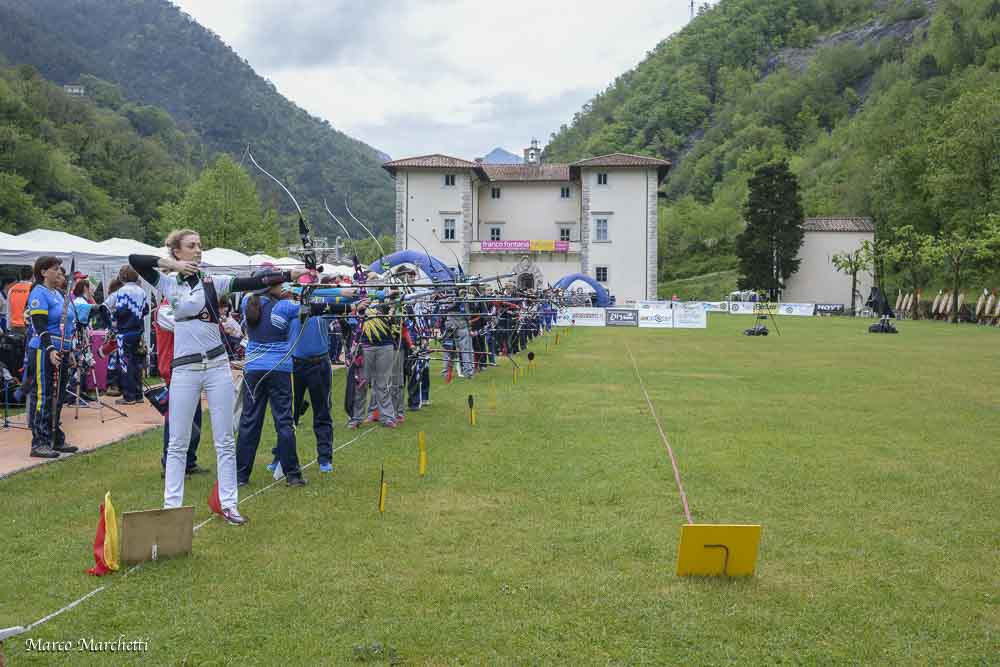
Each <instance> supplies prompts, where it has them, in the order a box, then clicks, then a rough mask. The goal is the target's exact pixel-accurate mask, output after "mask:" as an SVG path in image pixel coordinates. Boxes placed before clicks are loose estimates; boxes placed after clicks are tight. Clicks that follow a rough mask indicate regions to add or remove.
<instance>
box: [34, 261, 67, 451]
mask: <svg viewBox="0 0 1000 667" xmlns="http://www.w3.org/2000/svg"><path fill="white" fill-rule="evenodd" d="M74 275H76V255H70V264H69V273H68V274H67V275H66V294H65V295H64V296H63V311H62V316H61V317H60V318H59V356H60V357H64V358H62V359H61V362H60V364H68V363H69V355H64V354H63V352H64V351H65V350H66V316H67V315H69V309H70V308H72V307H73V301H72V294H73V276H74ZM75 319H76V318H74V320H75ZM42 333H45V332H44V331H42V332H40V333H39V337H41V334H42ZM39 347H41V345H39ZM45 354H47V352H46V353H45ZM70 354H72V351H71V352H70ZM55 371H56V382H55V385H56V390H55V391H54V392H53V393H52V441H51V442H50V443H49V446H50V447H51V448H52V449H55V447H56V426H57V423H58V417H59V395H60V394H61V393H62V390H63V387H62V377H63V373H62V368H61V366H57V367H56V369H55ZM38 391H39V392H41V391H42V388H41V387H39V388H38Z"/></svg>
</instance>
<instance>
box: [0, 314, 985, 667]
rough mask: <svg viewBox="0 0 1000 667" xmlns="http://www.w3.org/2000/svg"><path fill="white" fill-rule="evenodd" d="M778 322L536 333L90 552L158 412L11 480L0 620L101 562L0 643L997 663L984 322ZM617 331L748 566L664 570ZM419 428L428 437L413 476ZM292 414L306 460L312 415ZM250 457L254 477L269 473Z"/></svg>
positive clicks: (548, 659)
mask: <svg viewBox="0 0 1000 667" xmlns="http://www.w3.org/2000/svg"><path fill="white" fill-rule="evenodd" d="M779 324H780V326H781V329H782V334H783V335H782V336H781V337H778V336H775V335H773V334H772V335H771V336H769V337H767V338H746V337H743V336H741V335H740V333H739V332H740V331H741V330H742V329H743V328H745V327H747V326H749V325H750V319H749V318H741V317H737V316H729V315H714V316H712V319H711V320H710V322H709V328H708V329H707V330H700V331H699V330H694V331H654V330H636V329H631V330H628V329H626V330H613V329H591V330H586V329H578V330H576V331H575V332H574V333H573V334H572V335H571V336H569V337H568V338H564V339H563V340H562V343H561V344H560V345H559V346H558V347H556V346H554V345H553V344H552V337H548V338H547V339H541V340H539V341H536V342H535V343H534V344H533V346H532V349H534V350H535V351H536V353H537V354H538V368H537V370H536V372H535V373H534V374H532V375H530V376H526V377H524V378H522V379H521V380H519V381H518V383H517V385H516V386H513V385H512V381H511V372H510V369H509V366H508V362H506V361H504V362H503V366H502V367H501V368H496V369H492V370H491V371H490V372H489V373H487V374H485V375H482V376H479V377H477V378H476V379H474V380H472V381H462V380H456V381H455V382H454V383H453V384H452V385H450V386H447V387H445V386H444V385H441V384H435V386H434V388H433V390H432V396H431V397H432V399H433V402H434V403H433V405H432V406H430V407H429V408H427V409H426V410H425V411H422V412H420V413H416V414H414V415H412V416H411V418H410V419H408V421H407V423H406V425H405V427H404V428H400V429H397V430H394V431H389V430H385V429H375V430H372V431H371V432H366V433H365V435H364V437H362V438H361V439H360V440H358V441H356V442H354V443H352V444H350V445H349V446H347V447H346V448H344V449H343V450H341V451H339V452H337V454H335V457H334V458H335V465H336V471H335V473H334V474H333V475H329V476H320V474H319V473H318V472H317V471H316V468H315V466H313V467H311V468H309V469H308V470H307V477H309V478H310V481H311V484H310V485H309V486H308V487H306V488H304V489H288V488H286V487H285V486H284V485H283V484H282V485H278V486H276V487H274V488H271V489H268V490H266V491H264V492H263V493H260V494H259V495H257V496H255V497H252V498H249V499H248V500H247V501H246V502H245V503H244V504H243V505H241V508H242V510H243V511H244V513H245V514H246V515H247V516H248V517H250V519H251V524H250V525H249V526H248V527H247V528H245V529H236V528H231V527H228V526H225V525H222V524H221V523H220V522H218V521H216V520H212V521H211V522H209V523H208V524H207V525H205V527H204V528H202V529H201V530H199V531H198V532H197V533H196V535H195V541H194V554H193V555H192V556H191V557H190V558H186V559H177V560H172V561H161V562H159V563H156V564H151V565H147V566H145V567H143V568H141V569H139V570H137V571H135V572H133V573H132V574H130V575H128V576H127V577H125V576H122V575H120V574H119V575H114V576H112V577H105V578H102V579H95V578H92V577H89V576H87V575H85V574H84V570H85V569H86V568H87V567H89V566H91V565H92V558H91V556H90V545H91V543H92V541H93V536H94V528H95V523H96V519H97V506H98V504H99V502H100V501H101V498H102V497H103V494H104V492H105V491H106V490H109V489H110V490H111V491H112V493H113V495H114V500H115V503H116V507H117V509H118V511H119V512H121V511H128V510H134V509H142V508H149V507H157V506H158V505H159V503H160V502H161V497H162V496H161V493H162V483H161V480H160V477H159V461H158V457H159V453H158V452H159V442H160V441H159V439H158V438H159V434H158V433H156V434H152V435H150V436H148V437H143V438H138V439H135V440H131V441H126V442H124V443H121V444H118V445H114V446H111V447H107V448H104V449H102V450H99V451H98V452H96V453H93V454H90V455H87V456H80V457H74V458H72V459H70V460H68V461H66V462H63V463H58V464H54V465H47V466H43V467H42V468H41V469H36V470H32V471H29V472H27V473H23V474H18V475H15V476H14V477H12V478H10V479H7V480H3V481H0V507H2V508H3V510H2V514H0V544H2V547H0V556H2V559H3V564H4V566H3V568H2V570H0V628H3V627H7V626H11V625H26V624H27V623H30V622H33V621H35V620H37V619H39V618H41V617H43V616H45V615H46V614H48V613H50V612H52V611H55V610H56V609H59V608H60V607H62V606H63V605H65V604H67V603H69V602H71V601H73V600H75V599H77V598H79V597H80V596H82V595H84V594H86V593H87V592H89V591H91V590H93V589H94V588H96V587H97V586H100V585H102V584H103V585H107V589H106V590H104V591H102V592H100V593H98V594H96V595H95V596H93V597H91V598H89V599H87V600H86V601H84V602H83V603H82V604H80V605H79V606H78V607H76V608H74V609H72V610H70V611H68V612H66V613H64V614H62V615H60V616H58V617H56V618H54V619H53V620H51V621H49V622H48V623H46V624H44V625H41V626H39V627H38V628H36V629H34V630H32V631H30V632H29V633H28V634H27V635H22V636H21V637H19V638H16V639H13V640H11V641H10V642H8V645H7V649H6V650H7V655H8V659H9V660H10V663H11V664H12V665H36V664H37V665H48V664H73V665H76V664H133V663H134V664H139V663H141V662H142V663H145V664H154V665H224V664H233V665H285V666H291V665H340V664H356V663H361V664H364V663H366V662H367V663H373V664H387V663H393V664H414V665H452V664H467V665H478V664H517V665H535V664H537V665H633V664H647V665H701V664H738V665H763V664H775V663H786V664H845V663H848V664H872V665H886V664H904V665H911V664H942V663H947V664H962V665H987V664H996V663H997V656H998V654H1000V653H998V652H1000V512H998V508H1000V447H998V444H1000V392H998V391H997V387H998V386H1000V331H998V330H996V329H984V328H977V327H974V326H962V327H954V326H951V325H946V324H942V323H933V322H916V323H911V322H903V323H901V324H900V329H901V331H902V334H901V335H899V336H875V335H869V334H867V333H865V329H866V324H867V323H866V322H863V321H851V320H848V319H819V318H816V319H814V318H801V319H799V318H784V319H781V320H780V321H779ZM547 342H548V348H547V349H546V344H547ZM625 345H628V347H629V349H631V351H632V353H633V354H634V355H635V357H636V359H637V360H638V363H639V367H640V369H641V373H642V376H643V380H644V382H645V384H646V387H647V389H648V391H649V394H650V396H651V398H652V401H653V404H654V406H655V408H656V410H657V412H658V413H659V416H660V419H661V421H662V422H663V424H664V428H665V430H666V432H667V436H668V437H669V438H670V441H671V445H672V446H673V448H674V450H675V453H676V455H677V457H678V460H679V465H680V469H681V474H682V477H683V481H684V485H685V491H686V492H687V495H688V499H689V501H690V503H691V511H692V513H693V515H694V520H695V521H696V522H706V523H716V522H718V523H724V522H738V523H750V522H759V523H761V524H762V525H763V537H762V544H761V551H760V559H759V562H758V569H757V574H756V576H754V577H752V578H747V579H738V580H737V579H734V580H723V579H688V578H683V579H682V578H678V577H675V576H674V574H673V571H674V565H675V559H676V549H677V544H678V535H679V529H680V526H681V524H682V523H683V513H682V510H681V506H680V503H679V500H678V495H677V490H676V487H675V484H674V480H673V473H672V471H671V467H670V462H669V459H668V457H667V455H666V453H665V449H664V447H663V444H662V442H661V441H660V439H659V435H658V433H657V429H656V425H655V423H654V421H653V419H652V417H651V415H650V413H649V409H648V407H647V405H646V402H645V399H644V398H643V395H642V392H641V390H640V388H639V385H638V382H637V380H636V376H635V371H634V370H633V368H632V364H631V361H630V360H629V355H628V353H627V351H626V348H625ZM523 356H524V355H521V357H522V360H523ZM436 380H437V378H436V377H435V381H436ZM342 382H343V376H342V375H340V376H338V379H337V382H336V383H335V391H336V392H338V400H337V401H335V403H339V392H340V387H341V384H342ZM493 387H495V404H494V401H493V398H492V396H491V394H492V393H493V391H492V388H493ZM469 393H474V394H475V396H476V399H477V405H478V406H479V419H478V425H477V426H476V427H472V426H470V425H469V424H468V422H467V419H466V410H465V407H464V405H465V402H466V398H467V396H468V394H469ZM338 410H339V408H338ZM342 414H343V413H342V412H340V411H338V412H337V413H336V415H337V429H336V432H335V438H336V440H337V442H338V443H340V444H343V443H345V442H347V441H348V440H349V438H351V437H354V435H355V433H352V432H349V431H347V430H345V429H343V428H340V423H341V421H342V420H341V419H340V417H341V415H342ZM418 430H424V431H425V432H426V433H427V441H428V448H429V453H430V457H429V458H430V465H429V469H428V475H427V477H426V478H424V479H423V480H421V479H419V478H418V476H417V473H416V470H417V436H416V434H417V431H418ZM300 435H301V437H300V442H299V451H300V455H302V454H303V453H304V454H309V455H310V456H309V457H308V460H311V459H312V458H313V457H314V447H313V440H312V433H311V428H308V427H307V428H303V429H301V431H300ZM268 442H269V440H268V438H267V437H265V440H264V444H263V445H262V448H261V449H262V451H264V452H266V445H267V444H268ZM211 451H212V450H211V445H210V444H203V449H202V452H203V456H202V457H201V462H202V463H203V464H205V463H210V464H211V467H212V468H213V469H214V467H215V464H214V456H212V455H211ZM262 458H265V457H263V456H262V457H261V458H259V459H258V463H259V467H258V470H257V471H256V472H255V475H256V479H255V480H254V481H253V482H252V484H251V487H250V488H249V490H248V492H247V493H243V494H241V495H242V496H243V497H246V496H248V495H249V493H252V492H254V491H257V490H259V489H261V488H263V487H264V486H265V482H266V481H269V480H265V478H264V475H262V474H261V473H264V472H265V471H264V470H263V463H265V462H266V461H265V460H261V459H262ZM383 464H384V465H385V471H386V477H387V479H388V481H389V484H390V487H389V496H388V503H387V509H386V512H385V514H384V516H381V517H380V516H379V514H378V512H377V511H376V492H377V483H378V477H379V467H380V466H381V465H383ZM205 477H208V476H201V477H196V478H194V479H193V480H191V481H190V482H189V484H188V487H187V500H188V502H189V503H191V504H194V505H195V507H196V522H198V521H200V520H203V519H205V518H207V517H208V510H207V508H206V506H205V502H204V501H205V498H206V496H207V495H208V491H209V488H210V486H211V483H212V480H210V479H205ZM121 634H123V635H124V636H125V638H126V639H142V640H148V642H149V650H148V652H147V653H145V654H142V655H135V654H132V655H115V656H111V655H109V654H98V655H91V654H81V653H78V652H75V651H74V652H71V653H65V654H38V653H31V652H28V651H27V650H26V645H25V639H26V638H33V639H43V640H69V641H75V640H77V639H79V638H82V637H84V638H91V637H92V638H95V639H98V640H114V639H116V638H117V637H118V636H119V635H121Z"/></svg>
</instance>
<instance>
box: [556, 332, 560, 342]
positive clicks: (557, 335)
mask: <svg viewBox="0 0 1000 667" xmlns="http://www.w3.org/2000/svg"><path fill="white" fill-rule="evenodd" d="M558 344H559V332H558V331H557V332H556V345H558Z"/></svg>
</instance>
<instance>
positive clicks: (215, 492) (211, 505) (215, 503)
mask: <svg viewBox="0 0 1000 667" xmlns="http://www.w3.org/2000/svg"><path fill="white" fill-rule="evenodd" d="M208 509H210V510H212V513H213V514H222V501H221V500H219V480H215V486H213V487H212V492H211V493H209V494H208Z"/></svg>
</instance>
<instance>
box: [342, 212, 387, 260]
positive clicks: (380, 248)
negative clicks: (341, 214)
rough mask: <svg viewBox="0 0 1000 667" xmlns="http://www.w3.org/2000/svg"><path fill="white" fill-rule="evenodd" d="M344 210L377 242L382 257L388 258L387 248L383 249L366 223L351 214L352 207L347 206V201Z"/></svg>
mask: <svg viewBox="0 0 1000 667" xmlns="http://www.w3.org/2000/svg"><path fill="white" fill-rule="evenodd" d="M344 210H346V211H347V215H349V216H351V218H352V219H353V220H354V222H356V223H358V224H359V225H361V229H363V230H365V231H366V232H368V236H370V237H372V240H373V241H375V245H377V246H378V251H379V252H380V253H382V257H385V256H386V255H385V248H383V247H382V244H381V243H379V241H378V238H377V237H376V236H375V235H374V234H372V230H370V229H368V228H367V227H365V223H363V222H361V221H360V220H358V218H357V216H356V215H354V214H353V213H351V207H350V206H348V205H347V200H346V199H345V200H344Z"/></svg>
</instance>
